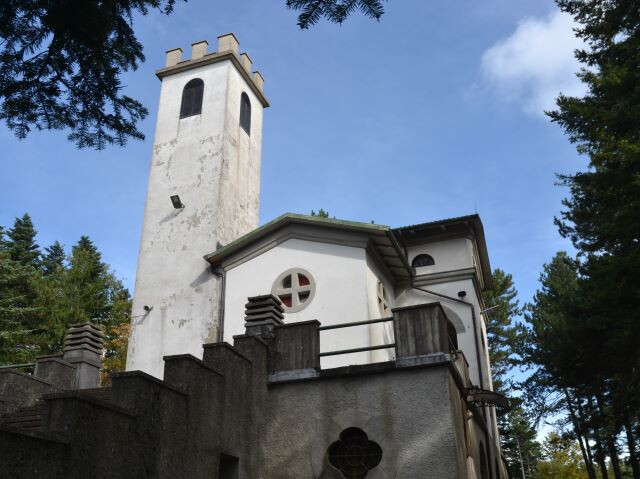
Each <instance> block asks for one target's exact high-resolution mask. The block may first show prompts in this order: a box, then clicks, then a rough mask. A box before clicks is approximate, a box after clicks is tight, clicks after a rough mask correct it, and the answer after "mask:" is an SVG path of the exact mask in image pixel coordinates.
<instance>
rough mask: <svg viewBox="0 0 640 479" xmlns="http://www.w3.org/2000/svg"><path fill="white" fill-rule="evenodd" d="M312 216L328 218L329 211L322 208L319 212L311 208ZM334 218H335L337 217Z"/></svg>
mask: <svg viewBox="0 0 640 479" xmlns="http://www.w3.org/2000/svg"><path fill="white" fill-rule="evenodd" d="M311 216H317V217H319V218H328V217H329V212H328V211H325V210H323V209H322V208H320V209H319V210H318V212H317V213H316V212H315V211H314V210H311ZM333 219H335V217H334V218H333Z"/></svg>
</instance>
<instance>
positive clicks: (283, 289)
mask: <svg viewBox="0 0 640 479" xmlns="http://www.w3.org/2000/svg"><path fill="white" fill-rule="evenodd" d="M315 293H316V282H315V280H314V279H313V276H311V273H309V272H308V271H307V270H304V269H302V268H292V269H288V270H287V271H285V272H284V273H282V274H281V275H280V276H278V278H277V279H276V280H275V281H274V282H273V287H272V288H271V294H273V295H274V296H277V297H278V298H280V301H281V302H282V307H283V308H284V312H285V313H296V312H298V311H301V310H303V309H304V308H306V307H307V306H308V305H309V303H311V301H312V300H313V297H314V295H315Z"/></svg>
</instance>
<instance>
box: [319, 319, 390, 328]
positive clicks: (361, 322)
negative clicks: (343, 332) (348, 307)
mask: <svg viewBox="0 0 640 479" xmlns="http://www.w3.org/2000/svg"><path fill="white" fill-rule="evenodd" d="M388 321H393V316H391V317H389V318H380V319H368V320H366V321H354V322H353V323H342V324H330V325H328V326H320V327H319V328H318V331H326V330H328V329H339V328H349V327H351V326H364V325H365V324H375V323H386V322H388Z"/></svg>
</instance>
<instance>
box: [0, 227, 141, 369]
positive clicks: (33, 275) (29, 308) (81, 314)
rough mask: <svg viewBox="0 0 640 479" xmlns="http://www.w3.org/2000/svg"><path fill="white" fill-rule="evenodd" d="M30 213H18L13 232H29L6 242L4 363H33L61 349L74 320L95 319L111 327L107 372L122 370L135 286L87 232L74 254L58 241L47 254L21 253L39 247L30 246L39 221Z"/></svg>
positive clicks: (1, 278) (0, 276)
mask: <svg viewBox="0 0 640 479" xmlns="http://www.w3.org/2000/svg"><path fill="white" fill-rule="evenodd" d="M25 217H27V218H28V215H25ZM25 217H23V218H17V219H16V222H15V224H14V226H13V228H12V229H10V230H9V232H10V233H11V232H16V231H22V232H27V233H29V234H20V235H16V234H13V235H9V238H8V239H7V240H6V241H3V242H2V243H1V246H0V365H4V364H24V363H31V362H33V360H34V359H35V357H36V356H39V355H46V354H54V353H59V352H61V351H62V344H63V341H64V335H65V333H66V331H67V329H68V327H69V326H70V325H71V324H75V323H83V322H93V323H96V324H99V325H101V326H102V327H103V328H104V330H105V335H106V344H105V354H104V358H103V370H104V374H105V375H108V373H109V372H112V371H117V370H122V369H123V368H124V361H125V359H126V350H127V349H126V348H127V339H128V328H129V320H130V316H129V315H130V309H131V298H130V295H129V291H128V290H127V289H126V288H125V287H124V285H123V284H122V282H121V281H120V280H119V279H118V278H116V276H115V275H114V274H113V272H111V271H110V270H109V267H108V265H107V264H106V263H104V262H103V261H102V257H101V254H100V252H99V251H98V249H97V247H96V246H95V245H94V244H93V242H92V241H91V240H90V239H89V238H88V237H86V236H82V237H81V238H80V239H79V241H78V242H77V243H76V244H75V245H74V246H73V248H72V250H71V254H69V255H68V256H66V254H65V251H64V248H63V247H62V245H60V243H59V242H57V241H56V242H54V243H53V244H52V245H51V246H50V247H48V248H46V249H45V252H46V253H45V255H44V256H43V257H42V259H41V258H39V257H35V258H34V257H33V255H31V256H25V255H24V254H20V255H17V256H16V255H15V252H16V251H21V252H24V251H29V252H32V251H34V250H33V248H24V245H25V244H26V245H33V244H35V230H34V229H33V224H31V222H30V220H29V221H28V222H25V220H24V219H25ZM25 224H27V225H28V227H26V226H25ZM30 232H33V235H32V234H31V233H30ZM27 239H28V240H29V241H26V240H27ZM27 257H28V258H30V260H29V261H26V260H25V258H27Z"/></svg>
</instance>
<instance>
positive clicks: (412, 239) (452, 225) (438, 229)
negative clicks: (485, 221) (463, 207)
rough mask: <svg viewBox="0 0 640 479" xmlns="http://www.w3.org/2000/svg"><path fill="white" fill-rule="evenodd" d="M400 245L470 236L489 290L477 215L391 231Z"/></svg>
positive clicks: (489, 282)
mask: <svg viewBox="0 0 640 479" xmlns="http://www.w3.org/2000/svg"><path fill="white" fill-rule="evenodd" d="M392 232H393V234H394V235H395V237H396V238H397V239H398V241H399V242H400V243H401V244H410V243H420V242H423V241H429V240H437V239H438V238H439V237H443V236H459V235H469V234H470V235H471V236H472V237H473V238H474V239H475V243H476V247H477V251H478V257H479V259H480V269H481V271H482V279H483V281H484V287H485V289H491V287H492V276H491V265H490V263H489V253H488V252H487V243H486V240H485V236H484V227H483V226H482V221H481V220H480V216H479V215H477V214H474V215H467V216H458V217H455V218H447V219H444V220H438V221H430V222H428V223H420V224H416V225H409V226H403V227H401V228H394V229H393V230H392Z"/></svg>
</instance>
